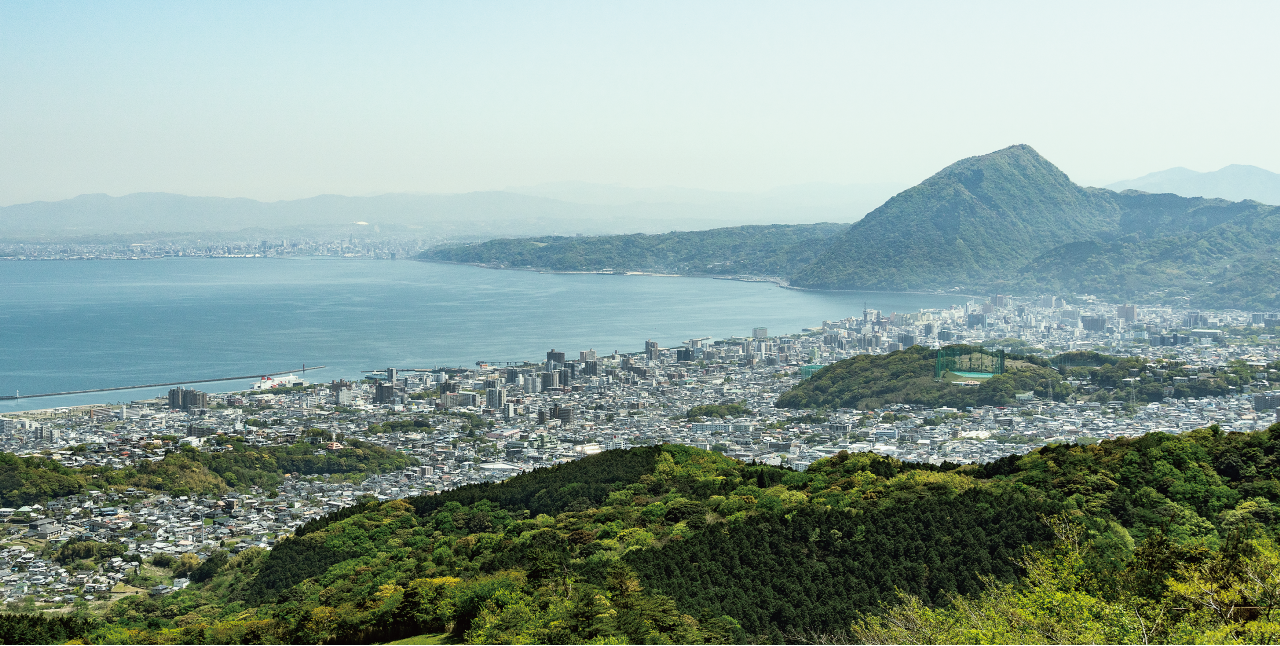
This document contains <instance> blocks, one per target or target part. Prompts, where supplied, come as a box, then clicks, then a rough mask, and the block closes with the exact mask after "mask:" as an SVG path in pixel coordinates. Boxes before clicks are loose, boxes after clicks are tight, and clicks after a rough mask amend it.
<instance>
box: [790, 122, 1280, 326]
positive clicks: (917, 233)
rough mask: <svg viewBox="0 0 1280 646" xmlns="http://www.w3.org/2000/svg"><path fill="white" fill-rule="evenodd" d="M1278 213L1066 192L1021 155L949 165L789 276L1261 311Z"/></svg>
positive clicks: (1050, 173) (1019, 151) (818, 281)
mask: <svg viewBox="0 0 1280 646" xmlns="http://www.w3.org/2000/svg"><path fill="white" fill-rule="evenodd" d="M1278 234H1280V208H1278V207H1273V206H1267V205H1263V204H1259V203H1258V202H1252V201H1243V202H1230V201H1227V200H1222V199H1205V198H1199V197H1193V198H1188V197H1181V196H1178V195H1173V194H1168V193H1165V194H1149V193H1143V192H1140V191H1125V192H1123V193H1116V192H1113V191H1109V190H1106V189H1095V188H1085V187H1081V186H1078V185H1076V184H1075V183H1074V182H1072V181H1071V180H1070V179H1069V178H1068V177H1067V176H1066V174H1064V173H1063V172H1062V171H1060V170H1059V169H1058V168H1057V167H1055V166H1054V165H1053V164H1052V163H1050V162H1049V161H1048V160H1046V159H1045V158H1044V157H1042V156H1040V155H1039V154H1038V153H1036V151H1035V150H1033V149H1032V148H1031V147H1029V146H1025V145H1020V146H1011V147H1009V148H1005V149H1003V150H998V151H996V152H993V153H990V154H987V155H982V156H978V157H970V158H968V159H963V160H960V161H958V162H956V163H955V164H952V165H951V166H948V167H947V168H945V169H943V170H941V171H939V172H938V173H937V174H935V175H933V176H932V177H930V178H929V179H926V180H925V181H924V182H921V183H920V184H919V185H917V186H915V187H912V188H910V189H907V190H906V191H903V192H902V193H900V194H898V195H897V196H895V197H894V198H892V199H890V200H889V201H888V202H885V204H884V205H883V206H881V207H880V208H878V209H876V210H875V211H872V212H871V213H869V214H867V216H866V217H865V218H863V219H862V220H860V221H858V222H856V223H854V224H853V225H851V226H850V227H849V229H848V231H846V233H845V234H844V235H843V236H841V237H840V238H839V239H838V240H836V241H835V242H834V244H832V245H831V246H830V247H829V248H828V249H827V250H826V251H824V252H823V254H822V255H821V256H820V257H819V258H818V259H817V260H816V261H814V262H813V264H811V265H809V266H808V267H806V268H804V269H803V270H801V271H800V272H798V273H797V274H795V275H794V276H793V277H792V280H791V282H792V284H794V285H797V286H802V287H811V288H821V289H875V290H904V289H948V288H951V287H965V288H969V287H975V288H983V289H988V290H995V291H1007V292H1018V291H1024V292H1034V291H1043V290H1068V291H1085V292H1089V293H1099V294H1104V295H1107V296H1115V297H1120V298H1135V297H1137V296H1141V295H1147V294H1152V293H1156V292H1159V293H1161V294H1164V295H1166V296H1168V295H1190V296H1194V297H1196V298H1197V300H1198V301H1201V302H1205V304H1206V305H1208V304H1214V305H1235V306H1244V305H1245V304H1249V303H1256V304H1273V303H1276V302H1277V301H1275V294H1274V290H1268V289H1266V288H1265V287H1263V286H1255V287H1253V288H1250V286H1249V284H1248V283H1245V282H1238V283H1237V284H1235V285H1234V286H1232V287H1227V288H1219V289H1214V288H1212V287H1210V286H1208V285H1209V283H1211V282H1214V283H1216V282H1220V281H1222V280H1229V279H1230V278H1231V277H1234V276H1239V275H1240V274H1241V273H1242V272H1248V271H1251V270H1256V269H1258V268H1259V266H1260V264H1265V263H1269V262H1270V261H1272V260H1274V255H1275V252H1276V245H1277V243H1278V242H1280V235H1278Z"/></svg>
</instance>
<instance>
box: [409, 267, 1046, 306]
mask: <svg viewBox="0 0 1280 646" xmlns="http://www.w3.org/2000/svg"><path fill="white" fill-rule="evenodd" d="M408 260H412V261H414V262H426V263H436V264H441V265H458V266H463V267H476V268H478V269H491V270H494V271H528V272H533V273H537V274H578V275H593V276H654V277H658V278H711V279H713V280H735V281H738V282H743V283H773V284H774V285H777V286H778V287H780V288H782V289H793V290H795V291H798V292H813V293H818V294H821V293H857V294H918V295H922V296H963V297H967V298H981V296H980V295H978V294H967V293H963V292H943V291H917V290H885V289H818V288H814V287H799V286H796V285H792V284H791V283H790V281H788V280H787V279H786V278H782V277H780V276H753V275H750V274H738V275H732V276H726V275H724V274H659V273H656V272H648V271H613V270H610V271H604V270H600V271H569V270H563V269H546V268H538V267H504V266H497V265H490V264H486V263H482V262H458V261H456V260H435V259H428V258H409V259H408ZM1009 295H1010V296H1019V295H1018V294H1009ZM1022 296H1024V297H1025V296H1026V295H1022Z"/></svg>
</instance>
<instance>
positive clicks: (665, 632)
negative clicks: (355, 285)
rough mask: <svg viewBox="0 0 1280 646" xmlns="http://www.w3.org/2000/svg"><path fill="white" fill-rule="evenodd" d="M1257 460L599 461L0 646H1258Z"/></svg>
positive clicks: (1264, 593)
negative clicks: (405, 643)
mask: <svg viewBox="0 0 1280 646" xmlns="http://www.w3.org/2000/svg"><path fill="white" fill-rule="evenodd" d="M1278 450H1280V425H1276V426H1272V427H1271V428H1269V429H1267V430H1266V431H1258V432H1253V433H1248V434H1243V433H1223V432H1222V431H1221V430H1220V429H1218V428H1217V427H1216V426H1215V427H1210V428H1205V429H1198V430H1195V431H1191V432H1188V433H1186V434H1183V435H1178V436H1174V435H1167V434H1160V433H1156V434H1150V435H1147V436H1145V437H1142V438H1139V439H1123V440H1107V441H1103V442H1100V443H1098V444H1096V445H1090V446H1074V445H1055V446H1049V447H1045V448H1042V449H1039V450H1036V451H1034V452H1032V453H1030V454H1028V455H1022V456H1019V455H1014V456H1009V457H1006V458H1003V459H1001V460H998V461H996V462H993V463H988V464H985V465H964V466H956V465H950V464H944V465H943V466H941V467H937V466H933V465H928V464H909V463H902V462H899V461H897V460H895V459H892V458H887V457H882V456H878V455H875V454H870V453H862V454H849V453H843V452H842V453H840V454H838V455H835V456H832V457H830V458H825V459H822V460H819V461H818V462H815V463H814V464H813V465H812V466H811V467H810V468H809V469H808V470H807V471H805V472H796V471H791V470H788V469H782V468H777V467H771V466H762V465H756V464H744V463H741V462H738V461H735V460H733V459H730V458H727V457H725V456H723V455H721V454H718V453H713V452H707V451H701V450H698V449H694V448H691V447H686V446H678V445H661V446H654V447H647V448H637V449H631V450H625V451H624V450H615V451H608V452H605V453H601V454H599V455H595V456H590V457H586V458H583V459H581V460H578V461H576V462H571V463H567V464H564V465H560V466H557V467H553V468H549V469H539V470H535V471H533V472H530V473H526V474H523V475H520V476H517V477H515V478H512V479H510V480H508V481H505V482H502V483H497V484H484V485H471V486H467V487H462V488H459V489H456V490H452V491H448V492H445V493H442V494H440V495H435V496H425V497H420V498H414V499H407V500H394V501H390V502H385V503H378V502H377V501H369V502H366V503H362V504H360V505H356V506H354V507H350V508H347V509H344V510H342V511H340V512H335V513H334V514H331V515H329V516H328V517H326V518H323V519H319V520H317V521H313V522H311V523H309V524H308V525H306V526H304V527H303V528H301V529H300V530H299V531H298V532H297V535H296V536H295V537H294V538H290V539H287V540H284V541H281V542H280V543H279V544H277V546H276V547H275V548H274V549H272V550H271V551H269V552H268V551H263V550H260V549H257V548H252V549H249V550H246V551H243V552H241V553H239V554H237V555H234V556H230V555H227V554H224V553H217V554H215V555H213V556H211V557H210V558H209V559H208V560H207V561H206V562H204V563H201V564H195V563H191V564H188V567H194V568H195V569H196V571H195V572H194V573H193V574H192V579H193V581H196V583H193V584H192V585H191V586H190V587H188V588H187V589H184V590H181V591H177V592H174V593H172V594H169V595H165V596H158V597H147V596H134V597H127V598H125V599H122V600H119V601H117V602H115V603H114V604H113V605H112V606H111V608H110V610H109V611H108V612H107V613H106V614H105V616H102V617H91V616H79V615H74V614H73V615H71V616H62V617H58V618H52V617H50V618H48V619H45V618H41V617H39V616H33V615H5V616H3V617H0V639H3V640H4V641H5V643H12V642H15V641H17V642H27V643H31V642H39V641H54V640H57V641H62V640H65V639H72V638H75V639H81V640H84V641H87V642H93V643H262V642H287V643H368V642H377V641H391V640H397V639H403V638H410V637H416V636H423V635H427V636H432V637H430V638H432V639H437V640H442V641H453V642H468V643H586V642H594V643H605V642H609V643H617V642H637V643H640V642H643V643H746V642H772V643H776V642H784V641H787V642H813V641H818V640H845V641H864V642H871V643H907V642H914V643H926V642H928V643H948V642H954V643H979V642H982V643H1045V642H1114V643H1152V642H1195V641H1205V642H1213V643H1226V642H1235V641H1242V642H1249V643H1274V642H1275V641H1276V640H1277V639H1280V616H1277V615H1275V614H1273V612H1272V608H1273V607H1274V606H1275V604H1276V602H1277V599H1280V551H1278V550H1277V546H1276V542H1275V541H1276V532H1277V531H1280V507H1278V506H1277V505H1278V504H1280V479H1278V478H1280V464H1277V451H1278ZM77 550H78V551H77V555H80V553H81V552H83V553H85V554H89V553H91V552H92V550H85V549H82V548H77Z"/></svg>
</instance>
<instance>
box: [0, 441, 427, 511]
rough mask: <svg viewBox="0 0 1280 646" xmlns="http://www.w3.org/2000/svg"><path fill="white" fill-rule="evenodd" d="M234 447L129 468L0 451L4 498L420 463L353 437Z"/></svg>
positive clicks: (220, 487)
mask: <svg viewBox="0 0 1280 646" xmlns="http://www.w3.org/2000/svg"><path fill="white" fill-rule="evenodd" d="M231 447H232V448H231V450H228V451H220V452H202V451H197V450H195V449H194V448H192V447H189V446H188V447H183V448H182V449H180V450H177V449H170V450H169V451H168V454H167V455H165V457H164V459H163V460H158V461H151V460H140V461H138V462H137V463H136V464H134V465H133V466H129V467H125V468H122V469H121V468H105V467H84V468H80V469H71V468H67V467H64V466H62V465H61V464H58V463H57V462H55V461H53V460H50V459H47V458H43V457H39V456H34V457H26V458H22V457H18V456H15V455H13V454H10V453H0V503H2V504H3V505H4V506H6V507H18V506H22V505H29V504H34V503H43V502H46V501H48V500H49V499H52V498H60V497H63V496H69V495H73V494H78V493H83V492H84V491H86V490H87V489H88V488H89V485H90V484H91V483H92V484H93V485H94V488H111V487H115V488H119V489H124V488H128V487H136V488H139V489H148V490H152V491H165V492H168V493H171V494H173V495H176V496H185V495H220V494H223V493H226V492H227V491H228V490H229V489H233V488H245V487H249V486H251V485H257V486H259V487H262V488H264V489H273V488H275V487H277V486H279V485H280V483H281V482H282V479H283V476H284V474H286V473H299V474H304V475H316V474H330V473H384V472H387V471H396V470H399V469H403V468H405V467H408V466H413V465H416V464H417V460H415V459H414V458H412V457H410V456H408V455H405V454H403V453H398V452H396V451H392V450H390V449H386V448H383V447H381V446H378V445H376V444H372V443H369V442H363V441H360V440H348V441H347V442H346V444H345V447H344V448H342V449H339V450H334V451H327V452H325V454H324V455H316V447H315V446H314V445H312V444H307V443H304V442H300V443H298V444H294V445H292V446H266V447H257V448H255V447H249V446H248V445H246V444H244V443H243V442H235V441H233V442H231Z"/></svg>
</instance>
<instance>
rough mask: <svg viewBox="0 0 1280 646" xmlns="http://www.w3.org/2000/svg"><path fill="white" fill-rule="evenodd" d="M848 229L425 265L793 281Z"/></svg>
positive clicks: (625, 239) (460, 254)
mask: <svg viewBox="0 0 1280 646" xmlns="http://www.w3.org/2000/svg"><path fill="white" fill-rule="evenodd" d="M846 226H848V225H844V224H830V223H822V224H773V225H766V226H743V227H729V228H724V229H711V230H709V231H673V232H671V233H662V234H655V235H645V234H640V233H637V234H634V235H621V236H578V237H563V236H549V237H542V238H519V239H499V240H490V241H488V242H482V243H478V244H472V245H464V246H459V247H445V248H440V249H429V250H427V251H424V252H422V254H420V255H419V256H418V258H419V259H420V260H433V261H444V262H460V263H468V264H478V265H485V266H490V267H499V268H516V269H518V268H532V269H550V270H553V271H601V270H606V269H609V270H614V271H643V272H652V273H670V274H685V275H697V274H703V275H713V276H732V275H742V274H747V275H752V276H777V277H782V276H790V275H791V274H793V273H795V272H796V271H798V270H800V269H801V268H802V267H804V266H805V265H808V264H809V263H810V262H813V260H814V259H815V258H817V256H818V253H820V252H821V250H822V249H823V248H825V247H826V246H827V244H828V242H829V241H830V240H831V239H832V238H834V237H835V236H837V235H839V234H840V232H842V231H844V229H845V227H846Z"/></svg>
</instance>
